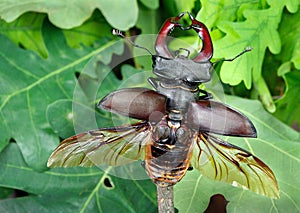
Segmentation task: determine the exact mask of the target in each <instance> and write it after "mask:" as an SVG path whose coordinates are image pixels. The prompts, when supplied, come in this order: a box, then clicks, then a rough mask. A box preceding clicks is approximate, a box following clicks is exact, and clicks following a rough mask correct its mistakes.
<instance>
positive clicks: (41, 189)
mask: <svg viewBox="0 0 300 213" xmlns="http://www.w3.org/2000/svg"><path fill="white" fill-rule="evenodd" d="M0 162H1V163H0V170H1V171H2V174H1V177H0V183H1V185H4V186H6V187H11V188H16V189H21V190H24V191H26V192H28V193H29V196H26V197H22V198H15V199H6V200H1V201H0V211H1V212H11V211H12V209H13V212H36V211H39V210H41V211H42V212H108V211H109V212H120V210H121V212H136V211H139V212H154V211H155V209H157V207H156V204H155V202H156V199H155V186H154V185H153V184H152V183H151V181H150V180H146V181H129V180H122V179H118V178H116V177H112V176H110V175H108V174H107V172H103V171H101V170H100V169H99V168H96V167H95V168H78V167H77V168H69V169H63V168H58V169H51V170H48V171H44V172H36V171H34V170H32V168H30V167H28V165H27V164H26V163H25V162H24V160H23V158H22V154H21V152H20V150H19V148H18V146H17V145H16V144H13V143H12V144H10V145H9V146H8V147H7V148H6V149H5V150H4V151H3V152H2V153H1V154H0ZM16 174H17V175H16ZM137 200H138V202H137Z"/></svg>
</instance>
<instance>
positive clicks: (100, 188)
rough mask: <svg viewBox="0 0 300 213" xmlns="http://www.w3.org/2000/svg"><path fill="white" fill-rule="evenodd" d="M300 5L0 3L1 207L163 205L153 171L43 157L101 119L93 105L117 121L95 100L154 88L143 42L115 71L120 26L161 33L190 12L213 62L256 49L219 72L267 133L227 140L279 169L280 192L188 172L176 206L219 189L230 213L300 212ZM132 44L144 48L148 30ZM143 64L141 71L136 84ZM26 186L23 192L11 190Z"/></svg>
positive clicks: (197, 203)
mask: <svg viewBox="0 0 300 213" xmlns="http://www.w3.org/2000/svg"><path fill="white" fill-rule="evenodd" d="M299 5H300V1H299V0H283V1H277V0H265V1H264V0H260V1H259V0H235V1H234V0H215V1H204V0H187V1H179V0H164V1H158V0H122V1H118V0H77V1H76V2H74V1H71V0H66V1H60V0H52V1H46V0H44V1H39V2H36V1H33V0H23V1H17V0H1V1H0V17H1V19H0V47H1V48H0V117H1V119H0V127H1V131H0V186H1V188H0V197H1V200H0V211H1V212H37V211H40V212H156V211H157V204H156V194H155V186H154V185H153V184H152V183H151V181H150V180H143V181H136V180H134V181H133V180H125V179H120V178H117V177H114V176H112V175H110V174H109V173H107V172H105V171H102V170H99V168H68V169H65V168H58V169H48V168H47V167H46V162H47V159H48V157H49V155H50V154H51V152H52V151H53V150H54V148H55V147H56V146H57V145H58V143H59V142H60V140H62V139H63V138H66V137H69V136H71V135H72V134H74V133H75V131H74V126H76V128H75V129H76V132H78V131H79V130H80V131H85V130H88V129H90V128H93V127H94V126H93V125H90V123H89V122H88V121H87V120H88V119H89V117H88V116H87V115H90V113H91V112H92V114H93V115H95V116H96V122H97V123H98V126H99V127H104V126H110V125H113V124H112V122H111V119H110V117H109V115H108V113H106V112H104V111H99V110H97V109H95V104H96V101H97V100H99V99H101V97H103V96H105V95H106V94H108V93H109V92H111V91H113V90H114V89H117V88H118V87H119V85H120V84H123V83H124V82H126V80H128V79H129V83H128V82H127V84H125V85H126V86H128V87H133V86H148V87H149V85H148V84H147V82H146V78H147V75H150V74H151V73H150V72H146V74H145V73H144V72H143V70H150V69H151V63H150V62H151V60H150V59H149V58H150V57H148V58H137V57H135V56H136V55H137V54H138V53H137V50H134V51H132V52H131V54H132V55H133V57H134V59H133V61H131V62H130V64H126V65H123V66H120V72H119V76H118V77H116V75H115V74H114V73H112V72H111V67H110V66H109V65H111V64H112V62H113V60H112V57H116V55H121V54H123V51H124V43H123V42H122V41H119V42H117V40H118V38H116V37H114V36H112V35H111V30H112V28H117V29H120V30H123V31H125V32H126V34H127V35H130V32H135V33H136V32H138V31H139V30H140V32H141V34H156V33H157V32H158V30H159V28H160V26H161V25H162V23H163V22H164V20H165V19H166V18H168V17H172V16H176V15H178V14H179V13H180V12H182V11H190V12H192V14H193V15H194V16H196V18H197V19H198V20H200V21H202V22H204V23H205V24H206V25H207V27H208V28H209V29H210V31H211V36H212V39H213V44H214V60H216V59H220V58H230V57H233V56H234V55H236V54H238V53H239V52H240V51H241V50H242V49H244V48H245V47H247V46H251V47H253V48H254V49H253V50H252V51H251V52H250V53H247V54H246V55H244V56H243V57H240V58H238V59H237V60H235V61H234V62H232V63H223V64H222V65H219V66H217V67H216V72H217V73H218V75H219V76H220V79H221V80H222V82H223V86H224V89H225V91H226V93H227V94H229V95H231V96H226V102H227V104H229V105H232V106H233V107H235V108H236V109H238V110H240V111H241V112H243V113H244V114H246V115H247V116H248V117H249V118H250V119H251V120H252V121H253V122H254V124H255V126H256V128H257V130H258V136H259V137H258V138H257V139H236V138H225V139H226V140H228V141H230V142H232V143H234V144H236V145H238V146H241V147H243V148H245V149H247V150H249V151H251V152H253V153H254V154H255V155H257V156H259V157H260V158H261V159H262V160H264V161H265V162H266V163H267V164H268V165H269V166H270V167H271V168H272V170H273V171H274V173H275V175H276V177H277V179H278V183H279V187H280V190H281V194H280V195H281V197H280V199H277V200H271V199H269V198H265V197H262V196H260V195H256V194H254V193H252V192H249V191H244V190H241V189H237V188H234V187H232V186H229V185H227V184H224V183H216V182H214V181H211V180H208V179H206V178H205V177H203V176H202V175H201V174H200V173H199V172H197V171H191V172H188V174H187V175H186V177H185V178H184V179H183V180H182V181H181V182H180V183H179V184H177V185H176V187H175V207H176V208H177V209H178V210H179V212H202V211H203V210H204V209H205V208H206V206H207V203H208V200H209V197H210V196H211V195H212V194H214V193H222V194H224V195H225V197H226V198H227V199H228V200H230V204H229V205H228V211H229V212H241V211H244V212H300V205H299V204H300V197H299V193H300V188H299V186H300V181H299V178H298V177H299V176H300V171H299V167H300V145H299V141H300V135H299V133H298V132H296V131H294V130H293V129H292V128H290V127H288V126H293V127H294V128H296V129H298V130H299V126H300V105H299V101H300V96H299V92H300V71H299V70H300V25H299V19H300V10H299ZM129 29H134V30H131V31H130V30H129ZM137 29H139V30H137ZM181 39H183V40H186V41H188V40H189V39H190V37H189V35H183V36H182V37H181ZM136 42H137V43H139V44H140V45H144V43H143V42H142V38H139V37H137V39H136ZM147 45H150V46H151V45H152V46H153V44H148V43H145V45H144V46H147ZM129 49H130V48H129ZM117 71H118V70H117ZM79 73H81V75H80V78H79V79H78V78H77V77H78V75H79ZM136 73H144V74H143V75H138V76H139V77H138V78H135V81H131V76H132V75H135V74H136ZM120 75H121V78H120ZM120 79H121V80H120ZM100 84H101V87H100V88H99V85H100ZM95 91H96V92H95ZM241 97H242V98H241ZM72 107H73V108H74V107H78V108H77V109H79V110H77V111H76V112H77V114H76V113H74V111H72ZM95 110H96V111H95ZM78 112H80V113H78ZM70 115H72V116H70ZM120 119H121V118H120ZM279 120H280V121H279ZM107 180H109V182H110V183H111V185H110V186H109V185H107V184H105V181H107ZM20 190H21V191H25V192H26V196H23V197H12V194H13V193H14V192H16V191H20Z"/></svg>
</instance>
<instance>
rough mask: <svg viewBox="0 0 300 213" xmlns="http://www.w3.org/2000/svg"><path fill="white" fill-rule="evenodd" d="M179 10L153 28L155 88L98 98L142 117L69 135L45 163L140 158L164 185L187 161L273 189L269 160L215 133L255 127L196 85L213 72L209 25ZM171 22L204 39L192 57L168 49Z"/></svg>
mask: <svg viewBox="0 0 300 213" xmlns="http://www.w3.org/2000/svg"><path fill="white" fill-rule="evenodd" d="M184 14H185V13H182V14H180V15H179V16H177V17H175V18H169V19H168V20H167V21H166V23H165V24H164V25H163V27H162V29H161V30H160V32H159V34H158V36H157V40H156V44H155V50H156V55H152V58H153V73H154V74H155V75H156V76H157V77H156V78H149V82H150V84H151V85H152V86H153V87H154V88H155V91H154V90H150V89H146V88H129V89H121V90H117V91H115V92H112V93H111V94H109V95H107V96H106V97H104V98H103V99H102V100H101V101H100V102H99V104H98V107H100V108H102V109H106V110H109V111H111V112H114V113H118V114H121V115H124V116H128V117H131V118H136V119H140V120H142V122H140V123H136V124H132V125H124V126H119V127H111V128H102V129H98V130H91V131H88V132H85V133H82V134H79V135H77V136H73V137H71V138H69V139H66V140H65V141H63V142H62V143H61V144H60V145H59V146H58V147H57V148H56V150H55V151H54V152H53V153H52V155H51V156H50V158H49V161H48V166H50V167H58V166H65V167H68V166H77V165H80V166H92V165H100V164H108V165H112V166H118V165H122V164H125V163H129V162H132V161H135V160H143V166H144V168H145V169H146V172H147V174H148V175H149V177H150V178H151V179H152V180H153V182H154V183H155V184H157V185H159V186H162V187H164V186H172V185H174V184H176V183H177V182H178V181H180V180H181V179H182V177H183V176H184V175H185V173H186V171H187V169H188V168H189V167H190V166H192V167H193V168H195V169H198V170H200V172H201V173H202V174H203V175H206V176H207V177H209V178H212V179H215V180H221V181H225V182H228V183H231V184H233V185H234V186H242V187H246V188H248V189H250V190H252V191H254V192H256V193H259V194H263V195H266V196H269V197H278V196H279V192H278V186H277V182H276V178H275V176H274V174H273V172H272V171H271V169H270V168H269V167H268V166H267V165H266V164H264V163H263V162H262V161H261V160H260V159H258V158H257V157H255V156H254V155H252V154H251V153H250V152H248V151H246V150H243V149H241V148H239V147H237V146H235V145H232V144H230V143H227V142H226V141H223V140H221V139H219V138H217V137H216V136H214V134H221V135H228V136H240V137H256V130H255V127H254V125H253V124H252V122H251V121H250V120H249V119H248V118H247V117H246V116H244V115H243V114H241V113H240V112H238V111H236V110H234V109H233V108H231V107H229V106H227V105H225V104H223V103H220V102H216V101H213V100H211V99H212V97H211V95H210V94H209V93H207V92H206V91H203V90H200V89H199V85H200V84H202V83H205V82H208V81H210V78H211V67H212V64H211V62H210V59H211V57H212V53H213V46H212V42H211V38H210V35H209V32H208V29H207V28H206V26H205V25H204V24H203V23H201V22H199V21H197V20H196V19H194V18H193V17H192V16H191V15H190V14H189V17H190V19H191V25H190V26H188V27H183V26H182V25H181V24H180V19H181V17H182V16H183V15H184ZM174 28H179V29H181V30H194V31H195V32H196V33H197V34H198V36H199V38H200V39H201V40H202V43H203V44H202V49H201V51H200V52H199V53H198V54H197V55H196V56H195V57H194V58H192V59H189V52H188V51H187V54H185V55H181V54H177V55H176V54H175V55H173V54H172V53H171V52H170V50H169V49H168V46H167V44H166V43H167V42H166V38H167V36H168V34H169V33H170V31H171V30H172V29H174ZM212 133H214V134H212Z"/></svg>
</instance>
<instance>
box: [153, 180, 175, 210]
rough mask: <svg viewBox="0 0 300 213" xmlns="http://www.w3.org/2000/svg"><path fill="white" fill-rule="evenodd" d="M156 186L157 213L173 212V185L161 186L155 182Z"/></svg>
mask: <svg viewBox="0 0 300 213" xmlns="http://www.w3.org/2000/svg"><path fill="white" fill-rule="evenodd" d="M156 188H157V203H158V213H174V193H173V186H166V187H162V186H159V184H157V185H156Z"/></svg>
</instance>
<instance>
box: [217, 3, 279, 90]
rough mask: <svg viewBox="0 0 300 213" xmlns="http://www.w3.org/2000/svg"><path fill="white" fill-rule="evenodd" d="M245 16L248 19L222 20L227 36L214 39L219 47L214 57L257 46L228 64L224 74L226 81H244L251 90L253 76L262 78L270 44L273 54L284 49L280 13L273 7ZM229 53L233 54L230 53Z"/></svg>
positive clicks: (248, 12)
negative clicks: (277, 14)
mask: <svg viewBox="0 0 300 213" xmlns="http://www.w3.org/2000/svg"><path fill="white" fill-rule="evenodd" d="M277 13H278V12H277ZM244 15H245V17H246V21H244V22H239V23H233V22H222V23H220V24H219V25H218V28H220V30H222V31H224V32H225V33H226V36H224V37H223V38H222V39H219V40H217V41H215V42H214V46H215V49H216V50H217V51H216V53H215V54H214V57H216V58H228V57H229V58H230V57H232V56H234V55H237V54H238V53H239V52H241V51H242V50H243V49H244V48H245V47H253V50H252V51H251V52H250V53H248V54H246V55H244V56H242V57H240V58H237V59H236V60H235V61H233V62H232V63H224V65H223V66H222V69H221V73H220V75H221V79H222V81H223V82H224V83H228V84H230V85H237V84H239V83H240V82H241V81H243V82H244V84H245V86H246V87H247V88H248V89H249V88H250V87H251V83H252V77H254V78H255V79H259V77H260V76H261V68H262V61H263V59H264V54H265V51H266V48H267V47H269V49H270V50H271V52H273V53H278V52H279V51H280V40H279V34H278V32H277V31H276V28H277V26H278V22H279V18H277V16H276V11H275V10H272V9H271V8H270V9H267V10H245V12H244ZM226 52H227V53H226ZM228 54H230V55H229V56H228ZM226 55H227V56H226ZM253 62H255V63H253ZM255 79H254V80H255Z"/></svg>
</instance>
